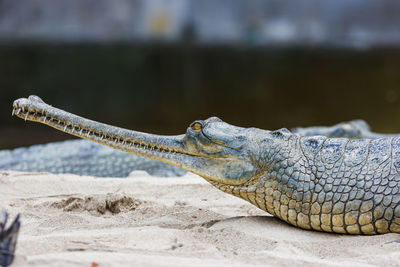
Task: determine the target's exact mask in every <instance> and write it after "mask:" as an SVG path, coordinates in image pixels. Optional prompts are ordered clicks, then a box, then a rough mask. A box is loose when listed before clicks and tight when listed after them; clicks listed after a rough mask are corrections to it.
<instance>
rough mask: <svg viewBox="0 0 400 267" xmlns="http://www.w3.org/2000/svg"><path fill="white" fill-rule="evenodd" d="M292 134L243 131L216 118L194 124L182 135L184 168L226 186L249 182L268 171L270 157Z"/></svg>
mask: <svg viewBox="0 0 400 267" xmlns="http://www.w3.org/2000/svg"><path fill="white" fill-rule="evenodd" d="M289 135H290V132H289V131H287V130H286V129H281V130H277V131H266V130H261V129H257V128H242V127H237V126H233V125H230V124H228V123H226V122H223V121H222V120H221V119H219V118H217V117H211V118H209V119H207V120H204V121H195V122H193V123H192V124H191V125H190V126H189V127H188V128H187V131H186V134H185V135H182V137H181V142H182V146H183V147H184V150H185V151H186V153H187V154H188V155H187V156H186V157H185V156H182V158H184V159H185V160H183V161H182V164H183V165H182V166H180V167H182V168H184V169H187V170H189V171H191V172H194V173H196V174H198V175H200V176H202V177H204V178H206V179H207V180H211V181H214V182H217V183H220V184H226V185H241V184H245V183H247V182H248V181H249V180H250V179H252V178H253V177H255V176H256V175H257V174H259V173H261V172H262V171H264V170H265V168H269V167H270V164H268V158H270V156H271V155H272V154H274V153H275V152H276V150H275V149H276V148H277V147H279V146H280V143H282V141H284V140H286V139H287V138H288V136H289Z"/></svg>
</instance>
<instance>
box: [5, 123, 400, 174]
mask: <svg viewBox="0 0 400 267" xmlns="http://www.w3.org/2000/svg"><path fill="white" fill-rule="evenodd" d="M292 132H293V133H297V134H300V135H303V136H313V135H325V136H327V137H335V138H338V137H346V138H353V139H355V138H357V139H358V138H381V137H389V136H398V135H388V134H378V133H374V132H371V130H370V128H369V126H368V124H367V123H366V122H365V121H362V120H352V121H348V122H341V123H338V124H335V125H333V126H329V127H328V126H312V127H305V128H301V127H297V128H294V129H292ZM0 170H10V171H28V172H51V173H72V174H77V175H90V176H95V177H127V176H129V175H130V174H131V173H132V172H134V171H145V172H147V173H148V174H149V175H152V176H158V177H171V176H173V177H175V176H182V175H184V174H185V173H186V171H185V170H183V169H180V168H178V167H175V166H172V165H169V164H167V163H164V162H161V161H157V160H153V159H150V158H145V157H141V156H137V155H134V154H131V153H128V152H124V151H121V150H117V149H112V148H111V147H108V146H103V145H101V144H98V143H95V142H91V141H89V140H85V139H80V140H79V139H77V140H66V141H62V142H53V143H48V144H36V145H32V146H28V147H18V148H15V149H5V150H0Z"/></svg>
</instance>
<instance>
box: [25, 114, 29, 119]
mask: <svg viewBox="0 0 400 267" xmlns="http://www.w3.org/2000/svg"><path fill="white" fill-rule="evenodd" d="M28 114H29V113H28V112H27V113H26V114H25V121H26V119H27V118H28Z"/></svg>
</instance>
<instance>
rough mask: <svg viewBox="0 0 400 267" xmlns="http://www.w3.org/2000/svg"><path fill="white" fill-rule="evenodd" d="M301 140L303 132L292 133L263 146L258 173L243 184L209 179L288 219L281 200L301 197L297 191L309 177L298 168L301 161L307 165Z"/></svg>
mask: <svg viewBox="0 0 400 267" xmlns="http://www.w3.org/2000/svg"><path fill="white" fill-rule="evenodd" d="M299 140H300V136H298V135H292V134H291V135H290V136H287V137H286V138H285V139H284V140H282V141H281V142H276V143H273V144H267V145H268V146H271V147H268V148H266V147H262V148H261V151H263V152H265V153H267V154H265V155H264V156H258V157H256V158H257V160H258V162H257V163H256V165H257V166H258V170H257V172H256V174H255V176H254V177H252V178H251V179H250V180H249V181H248V182H246V183H244V184H242V185H226V184H221V183H218V182H215V181H209V182H210V183H211V184H212V185H214V186H215V187H217V188H218V189H220V190H221V191H223V192H225V193H228V194H231V195H234V196H236V197H239V198H242V199H244V200H246V201H248V202H250V203H252V204H254V205H256V206H257V207H259V208H260V209H262V210H265V211H267V212H268V213H270V214H272V215H274V216H277V217H279V218H282V219H284V220H286V221H287V218H285V217H282V216H281V211H280V206H281V203H286V204H287V205H288V204H289V202H290V201H291V200H294V201H297V198H298V197H299V196H300V195H299V194H297V192H296V193H295V194H293V193H294V192H295V191H296V190H298V189H300V188H299V185H302V186H303V185H304V183H302V182H301V181H300V180H303V181H305V180H307V178H305V176H304V175H300V173H301V170H300V169H298V166H300V165H302V166H303V165H304V166H305V165H307V164H305V163H303V162H304V161H305V158H303V157H302V153H301V148H300V146H299ZM299 163H300V165H299ZM302 196H303V194H302ZM305 197H306V198H308V197H309V196H308V195H307V196H305ZM310 197H311V195H310ZM281 201H282V202H281Z"/></svg>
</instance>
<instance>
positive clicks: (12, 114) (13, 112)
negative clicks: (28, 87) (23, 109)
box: [11, 108, 15, 116]
mask: <svg viewBox="0 0 400 267" xmlns="http://www.w3.org/2000/svg"><path fill="white" fill-rule="evenodd" d="M14 114H15V108H13V111H12V113H11V116H14Z"/></svg>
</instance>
